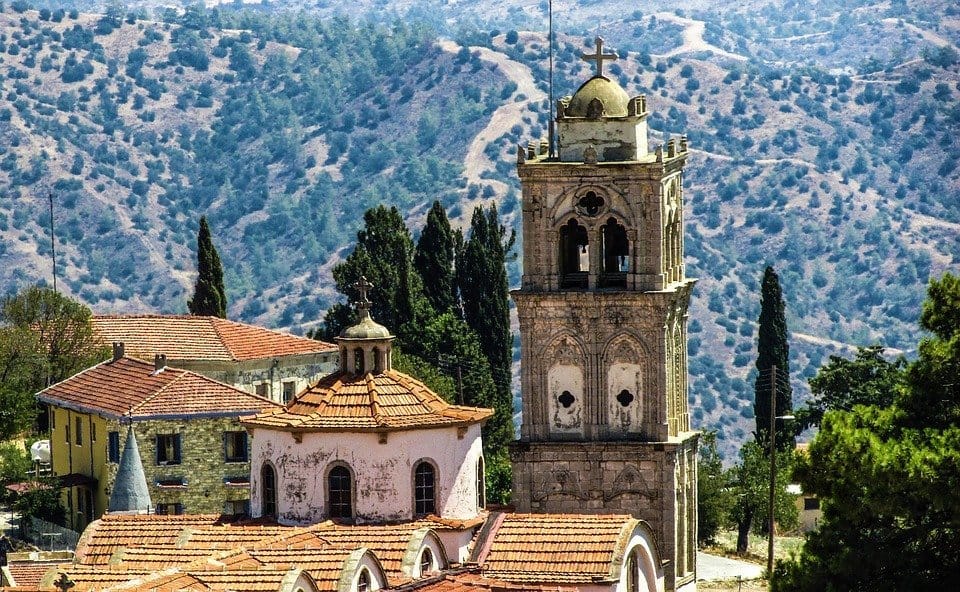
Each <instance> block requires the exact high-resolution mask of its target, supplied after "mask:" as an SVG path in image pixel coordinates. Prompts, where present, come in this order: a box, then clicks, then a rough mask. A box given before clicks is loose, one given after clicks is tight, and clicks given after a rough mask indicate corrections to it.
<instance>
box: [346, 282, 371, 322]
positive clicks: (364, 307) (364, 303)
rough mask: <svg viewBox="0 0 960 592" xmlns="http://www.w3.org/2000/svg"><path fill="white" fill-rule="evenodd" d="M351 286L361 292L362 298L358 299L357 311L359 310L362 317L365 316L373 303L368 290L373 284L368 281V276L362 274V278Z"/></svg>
mask: <svg viewBox="0 0 960 592" xmlns="http://www.w3.org/2000/svg"><path fill="white" fill-rule="evenodd" d="M350 287H351V288H353V289H354V290H356V291H358V292H360V298H358V299H357V312H359V313H360V317H361V318H363V317H365V316H367V315H368V314H369V312H370V304H371V303H370V299H369V298H368V297H367V292H369V291H370V290H372V289H373V284H371V283H370V282H369V281H367V276H365V275H361V276H360V279H359V280H357V281H355V282H354V283H352V284H351V285H350Z"/></svg>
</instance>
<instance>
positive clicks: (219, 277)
mask: <svg viewBox="0 0 960 592" xmlns="http://www.w3.org/2000/svg"><path fill="white" fill-rule="evenodd" d="M187 308H189V309H190V314H193V315H201V316H211V317H220V318H222V319H225V318H227V292H226V290H225V289H224V285H223V265H221V263H220V255H219V254H218V253H217V248H216V247H214V246H213V239H212V238H211V236H210V225H209V224H207V217H206V216H201V217H200V230H199V231H198V232H197V283H196V285H195V286H194V289H193V297H192V298H191V299H190V300H188V301H187Z"/></svg>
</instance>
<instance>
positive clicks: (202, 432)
mask: <svg viewBox="0 0 960 592" xmlns="http://www.w3.org/2000/svg"><path fill="white" fill-rule="evenodd" d="M114 354H115V355H114V357H113V359H111V360H109V361H107V362H103V363H101V364H98V365H96V366H94V367H92V368H90V369H88V370H86V371H84V372H81V373H80V374H77V375H75V376H73V377H71V378H69V379H67V380H65V381H63V382H60V383H57V384H55V385H53V386H51V387H49V388H47V389H45V390H43V391H41V392H40V393H39V394H38V395H37V398H38V399H39V400H40V402H41V403H44V404H46V405H48V407H49V411H50V422H51V423H50V428H51V431H50V454H51V463H52V469H53V474H54V475H55V476H57V477H59V478H60V482H61V486H62V487H63V494H62V502H63V505H64V508H65V509H66V510H67V524H68V525H69V526H70V527H71V528H73V529H74V530H82V529H83V528H84V527H85V526H86V525H87V524H89V523H90V522H92V521H93V520H95V519H97V518H99V517H100V516H101V515H102V514H103V513H104V512H106V510H107V508H108V506H109V501H110V493H111V490H112V488H113V486H114V479H115V476H116V474H117V468H118V466H119V463H120V459H121V457H122V455H123V452H124V451H123V448H124V445H125V442H126V432H127V428H128V426H132V427H133V429H134V433H135V434H136V437H137V441H138V448H139V452H140V462H141V464H142V466H143V472H144V475H145V477H146V480H147V486H148V488H149V492H150V499H151V500H152V506H153V511H156V512H157V513H169V514H181V513H192V514H200V513H214V514H220V513H227V514H242V513H246V511H247V508H248V504H249V495H250V494H249V475H250V462H249V440H248V437H247V433H246V431H245V430H244V428H243V427H242V426H241V425H240V423H239V421H238V418H239V417H240V416H241V415H250V414H253V413H257V412H260V411H265V410H268V409H271V408H274V407H278V405H277V404H275V403H273V402H271V401H269V400H268V399H265V398H263V397H259V396H257V395H255V394H252V393H248V392H245V391H242V390H240V389H237V388H234V387H231V386H229V385H225V384H222V383H219V382H216V381H214V380H212V379H210V378H207V377H205V376H202V375H199V374H196V373H193V372H190V371H187V370H180V369H175V368H170V367H167V366H166V365H165V361H164V359H163V358H162V357H159V356H158V358H157V360H156V361H155V363H154V364H150V363H147V362H144V361H141V360H137V359H134V358H129V357H124V356H123V351H122V347H121V348H115V351H114Z"/></svg>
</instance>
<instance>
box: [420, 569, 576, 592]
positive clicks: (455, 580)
mask: <svg viewBox="0 0 960 592" xmlns="http://www.w3.org/2000/svg"><path fill="white" fill-rule="evenodd" d="M577 590H579V588H577V587H576V586H550V585H545V584H533V583H527V584H524V583H512V582H506V581H503V580H496V579H493V578H489V577H486V576H484V575H481V574H475V573H463V574H457V575H448V576H445V577H443V578H442V579H439V580H438V581H436V582H432V583H430V584H427V585H425V586H418V587H417V592H490V591H492V592H576V591H577Z"/></svg>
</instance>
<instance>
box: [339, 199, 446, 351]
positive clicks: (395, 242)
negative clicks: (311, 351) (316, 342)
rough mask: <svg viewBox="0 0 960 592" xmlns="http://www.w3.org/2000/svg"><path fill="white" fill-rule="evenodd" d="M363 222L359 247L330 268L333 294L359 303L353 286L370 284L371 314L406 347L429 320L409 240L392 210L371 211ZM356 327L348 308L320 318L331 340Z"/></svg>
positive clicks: (382, 208) (395, 209)
mask: <svg viewBox="0 0 960 592" xmlns="http://www.w3.org/2000/svg"><path fill="white" fill-rule="evenodd" d="M363 219H364V222H365V224H364V227H363V229H362V230H360V231H359V232H357V246H356V248H355V249H354V250H353V252H352V253H350V255H349V256H348V257H347V258H346V260H344V261H343V263H340V264H338V265H336V266H335V267H334V268H333V279H334V281H335V282H336V284H337V290H339V291H340V293H342V294H345V295H346V296H347V297H348V299H349V300H351V301H352V300H354V299H355V298H357V297H358V294H357V293H356V290H355V289H354V288H353V284H354V283H355V282H356V281H357V280H359V279H360V276H366V278H367V279H368V280H369V281H370V282H371V283H372V284H373V290H371V293H370V300H371V301H372V302H373V305H372V308H371V311H370V314H371V315H373V318H374V319H376V320H377V322H379V323H382V324H383V325H384V326H386V327H389V328H390V330H391V331H393V332H394V333H395V334H396V335H397V337H398V338H399V343H400V345H401V346H409V345H410V343H411V342H416V339H417V335H418V334H419V332H420V331H421V330H422V328H423V326H424V325H425V324H426V323H427V322H428V320H429V319H430V318H431V317H432V311H431V310H430V306H429V304H428V303H427V300H426V299H425V298H424V297H423V284H422V282H421V280H420V276H419V275H418V274H417V273H416V272H415V271H414V268H413V251H414V247H413V239H411V238H410V231H409V230H407V226H406V224H405V223H404V221H403V216H401V215H400V211H399V210H397V208H396V207H391V208H389V209H388V208H386V207H384V206H377V207H376V208H371V209H369V210H367V211H366V213H364V215H363ZM354 321H355V319H354V318H353V313H352V311H351V308H350V307H349V306H347V305H342V304H338V305H334V306H333V307H331V308H330V310H328V311H327V315H326V317H325V318H324V333H323V335H324V336H325V337H327V338H331V337H334V336H336V335H338V334H339V333H340V331H341V330H342V329H343V328H344V327H348V326H349V325H350V324H352V323H353V322H354Z"/></svg>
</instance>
